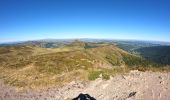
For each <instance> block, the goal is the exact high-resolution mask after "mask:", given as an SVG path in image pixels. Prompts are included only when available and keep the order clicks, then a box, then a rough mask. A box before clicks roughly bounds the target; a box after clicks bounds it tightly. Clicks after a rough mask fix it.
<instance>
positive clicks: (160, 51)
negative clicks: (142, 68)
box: [136, 46, 170, 65]
mask: <svg viewBox="0 0 170 100" xmlns="http://www.w3.org/2000/svg"><path fill="white" fill-rule="evenodd" d="M136 51H137V52H139V53H140V54H141V56H143V57H144V58H145V59H147V60H150V61H153V62H156V63H157V64H160V65H170V46H154V47H145V48H140V49H137V50H136Z"/></svg>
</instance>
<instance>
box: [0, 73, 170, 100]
mask: <svg viewBox="0 0 170 100" xmlns="http://www.w3.org/2000/svg"><path fill="white" fill-rule="evenodd" d="M80 93H88V94H89V95H91V96H93V97H94V98H96V99H97V100H169V98H170V73H161V72H140V71H136V70H134V71H131V72H130V73H127V74H124V75H117V76H115V77H111V78H110V79H109V80H102V78H98V79H96V80H95V81H90V82H82V81H73V82H71V83H69V84H66V85H64V86H63V87H53V88H49V89H47V90H40V91H33V90H27V91H22V92H21V91H19V92H17V91H16V90H15V88H14V87H11V86H7V85H4V84H3V83H2V82H1V84H0V100H65V99H68V100H69V99H71V98H74V97H76V96H78V95H79V94H80Z"/></svg>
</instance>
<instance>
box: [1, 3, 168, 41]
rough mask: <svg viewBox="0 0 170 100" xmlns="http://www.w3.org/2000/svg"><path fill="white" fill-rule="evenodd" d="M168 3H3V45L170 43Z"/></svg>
mask: <svg viewBox="0 0 170 100" xmlns="http://www.w3.org/2000/svg"><path fill="white" fill-rule="evenodd" d="M169 5H170V1H168V0H128V1H127V0H1V1H0V14H1V16H0V22H1V23H0V43H5V42H16V41H28V40H40V39H49V38H50V39H51V38H52V39H68V38H69V39H76V38H90V39H91V38H92V39H122V40H144V41H163V42H170V38H169V37H170V30H169V28H170V13H169V12H170V6H169Z"/></svg>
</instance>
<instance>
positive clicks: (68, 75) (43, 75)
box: [0, 40, 169, 89]
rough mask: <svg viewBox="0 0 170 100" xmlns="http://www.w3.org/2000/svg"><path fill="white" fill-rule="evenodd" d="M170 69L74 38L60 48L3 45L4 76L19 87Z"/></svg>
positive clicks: (0, 53)
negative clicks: (134, 71) (132, 71)
mask: <svg viewBox="0 0 170 100" xmlns="http://www.w3.org/2000/svg"><path fill="white" fill-rule="evenodd" d="M136 69H137V70H140V71H146V70H152V71H165V70H166V71H169V67H161V68H160V67H159V66H158V65H157V64H155V63H153V62H152V61H149V60H146V59H143V58H142V57H140V56H136V55H134V54H130V53H128V52H126V51H124V50H122V49H120V48H118V47H116V46H115V45H111V44H107V43H103V42H102V43H90V42H81V41H78V40H76V41H73V42H71V43H70V44H68V43H66V44H63V43H62V46H61V47H57V48H40V47H39V46H31V45H25V44H24V45H15V46H1V47H0V79H2V80H4V82H5V83H7V84H10V85H13V86H16V87H18V88H19V89H27V88H32V89H39V88H40V89H41V88H45V87H49V86H56V85H62V84H65V83H68V82H70V81H72V80H95V79H96V78H98V77H99V75H102V78H103V79H106V80H107V79H109V78H110V76H114V75H116V74H119V73H126V72H128V71H129V70H136Z"/></svg>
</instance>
